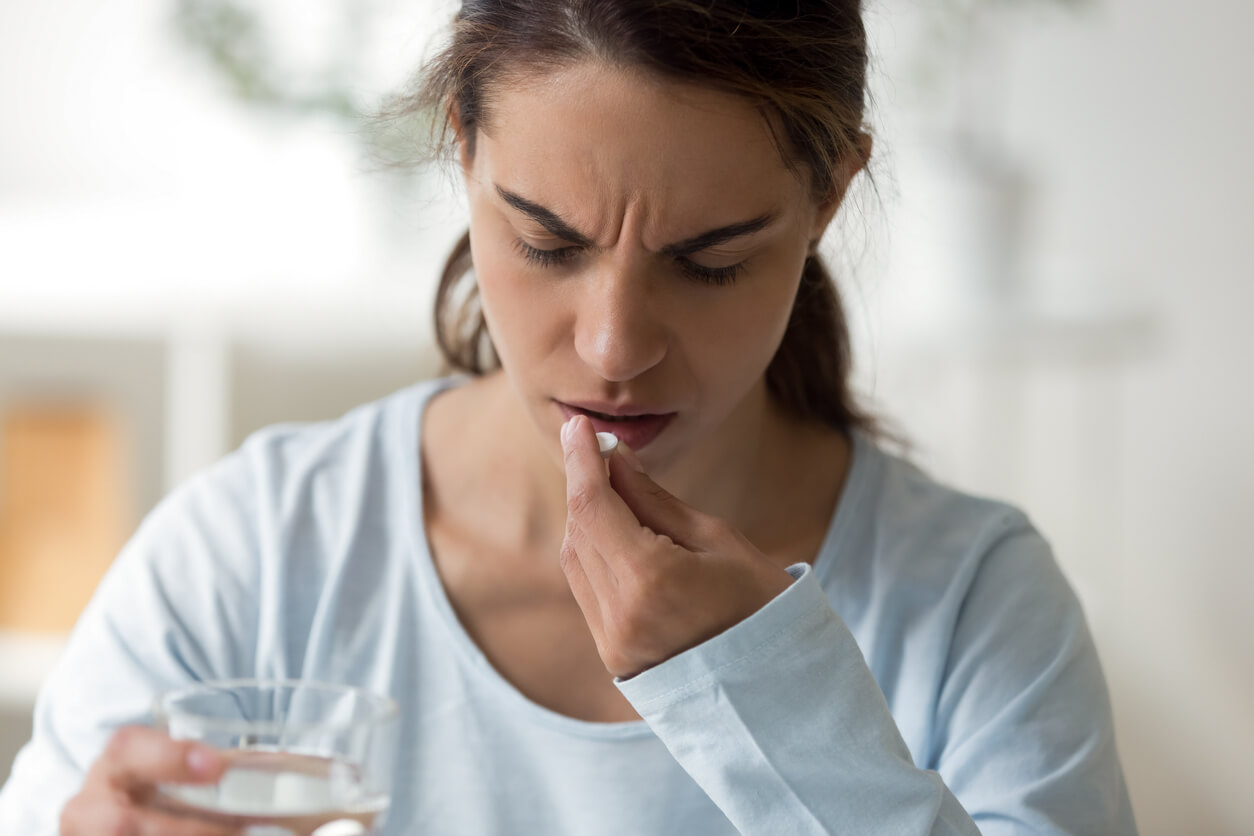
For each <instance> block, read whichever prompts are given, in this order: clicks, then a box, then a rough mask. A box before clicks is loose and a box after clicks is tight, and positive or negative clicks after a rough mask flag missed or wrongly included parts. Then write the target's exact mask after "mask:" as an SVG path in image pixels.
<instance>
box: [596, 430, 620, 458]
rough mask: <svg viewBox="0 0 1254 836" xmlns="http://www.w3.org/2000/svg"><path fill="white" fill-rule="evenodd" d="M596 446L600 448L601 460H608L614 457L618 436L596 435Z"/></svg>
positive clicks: (610, 434) (608, 434) (612, 434)
mask: <svg viewBox="0 0 1254 836" xmlns="http://www.w3.org/2000/svg"><path fill="white" fill-rule="evenodd" d="M597 446H599V447H600V448H601V458H603V459H608V458H609V457H610V456H612V455H614V448H615V447H617V446H618V436H616V435H614V433H597Z"/></svg>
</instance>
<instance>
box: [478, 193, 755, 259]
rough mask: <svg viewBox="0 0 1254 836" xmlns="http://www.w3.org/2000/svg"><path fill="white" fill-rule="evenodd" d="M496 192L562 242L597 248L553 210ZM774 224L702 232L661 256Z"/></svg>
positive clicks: (686, 251)
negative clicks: (562, 240)
mask: <svg viewBox="0 0 1254 836" xmlns="http://www.w3.org/2000/svg"><path fill="white" fill-rule="evenodd" d="M496 191H497V194H499V195H500V196H501V199H502V200H504V201H505V202H506V203H508V204H509V205H510V206H513V207H514V208H515V209H517V210H518V211H519V212H522V213H523V214H524V215H527V216H528V217H530V218H531V219H532V220H534V221H535V222H536V223H538V224H540V226H542V227H544V228H545V229H547V230H548V231H549V232H550V233H552V234H553V235H556V236H557V237H558V238H562V239H564V240H566V241H569V242H571V243H572V244H577V245H578V246H580V247H594V246H596V242H594V241H593V240H592V239H591V238H589V237H588V236H587V235H584V234H583V233H582V232H579V231H578V230H577V229H575V228H574V227H572V226H571V225H570V224H568V223H566V221H564V220H562V219H561V218H560V217H558V215H557V213H555V212H554V211H553V210H552V209H546V208H545V207H543V206H541V205H540V204H538V203H533V202H532V201H530V200H527V198H525V197H523V196H521V195H517V194H514V193H513V192H511V191H509V190H508V189H503V188H501V187H500V186H497V187H496ZM774 220H775V216H774V215H773V214H770V213H767V214H765V215H759V216H758V217H756V218H753V219H751V220H747V221H740V222H738V223H734V224H728V225H727V226H720V227H718V228H717V229H711V230H708V231H707V232H702V233H701V234H700V235H694V236H692V237H691V238H685V239H684V240H683V241H678V242H676V243H674V244H667V245H666V246H664V247H662V252H663V253H664V254H665V255H668V256H672V257H680V256H685V255H691V254H692V253H695V252H700V251H701V250H704V249H708V248H710V247H713V246H715V245H717V244H722V243H723V242H725V241H730V240H732V239H733V238H739V237H741V236H742V235H749V234H751V233H754V232H757V231H758V230H760V229H764V228H765V227H767V226H769V225H770V224H771V222H772V221H774Z"/></svg>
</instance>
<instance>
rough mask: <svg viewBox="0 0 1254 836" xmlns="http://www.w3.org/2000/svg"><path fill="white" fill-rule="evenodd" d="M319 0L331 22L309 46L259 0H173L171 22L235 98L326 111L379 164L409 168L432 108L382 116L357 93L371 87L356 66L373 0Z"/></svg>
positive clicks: (289, 110) (270, 110) (301, 113)
mask: <svg viewBox="0 0 1254 836" xmlns="http://www.w3.org/2000/svg"><path fill="white" fill-rule="evenodd" d="M320 2H322V3H323V5H322V6H321V7H319V8H318V11H320V12H322V13H323V14H324V16H325V15H326V14H330V15H331V16H332V17H331V20H332V24H333V25H330V26H326V27H324V31H322V32H321V33H318V34H319V37H318V38H317V43H315V44H314V45H313V48H310V45H309V44H303V45H302V46H301V48H293V44H292V41H293V40H294V37H295V36H294V35H293V33H292V32H290V31H286V30H285V28H284V25H283V23H282V21H279V20H276V17H278V16H281V15H279V14H278V13H279V12H281V11H282V10H283V9H282V8H280V7H276V6H275V5H273V4H269V3H267V2H264V0H253V2H247V0H174V3H173V19H172V24H173V29H174V32H175V35H176V37H177V38H178V39H179V41H181V42H182V43H183V44H185V45H186V46H187V47H189V48H190V51H191V53H192V54H193V55H194V56H196V57H197V58H198V59H199V60H201V61H203V62H204V63H205V65H206V66H207V67H209V69H210V70H211V71H212V72H213V74H214V75H215V76H216V77H217V78H218V80H219V81H220V82H221V83H223V85H224V87H225V89H226V92H227V93H228V94H229V95H230V96H232V97H233V98H235V99H236V100H238V101H240V102H242V103H244V104H245V105H246V106H249V107H252V108H255V109H256V110H258V111H259V112H265V113H267V114H270V115H280V116H290V117H306V116H326V117H331V118H333V119H335V120H337V121H340V122H342V123H344V124H345V126H346V127H347V128H348V129H349V130H350V132H351V133H352V135H353V136H354V137H356V139H357V140H358V142H359V144H360V145H361V146H362V151H363V153H364V155H365V156H366V157H367V159H370V160H371V161H373V162H374V163H376V164H377V165H378V166H379V167H380V168H383V169H386V170H388V171H390V172H392V173H396V174H402V175H407V174H412V173H414V172H415V171H416V169H417V166H416V165H415V164H416V163H417V162H419V160H420V159H421V156H422V153H421V149H422V147H423V143H424V141H425V137H426V135H427V134H428V133H429V131H430V128H431V125H432V122H433V115H432V114H428V113H409V114H405V115H402V116H398V115H396V114H388V115H387V117H386V118H383V117H382V116H381V110H380V106H379V102H376V101H364V100H363V93H362V92H361V91H362V90H364V89H369V87H370V85H369V80H368V79H366V78H365V75H366V73H365V71H364V69H363V68H364V67H366V66H367V65H368V63H369V62H368V61H367V58H368V56H367V50H368V49H371V48H372V46H373V45H372V44H370V43H369V42H368V38H367V37H366V32H367V31H368V30H369V25H370V23H371V22H372V21H371V16H372V14H374V13H375V7H376V6H378V3H372V2H369V0H320ZM306 8H309V7H306ZM297 9H298V10H299V9H300V7H297ZM287 10H288V11H289V12H290V11H291V8H290V4H289V6H288V7H287ZM298 13H299V12H298ZM306 34H307V33H306Z"/></svg>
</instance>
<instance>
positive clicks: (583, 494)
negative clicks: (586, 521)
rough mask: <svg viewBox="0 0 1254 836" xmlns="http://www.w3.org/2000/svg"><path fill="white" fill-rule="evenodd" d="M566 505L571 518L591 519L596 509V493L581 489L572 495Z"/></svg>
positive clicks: (588, 489)
mask: <svg viewBox="0 0 1254 836" xmlns="http://www.w3.org/2000/svg"><path fill="white" fill-rule="evenodd" d="M566 504H567V507H568V508H569V509H570V513H571V516H574V517H578V518H586V517H590V516H591V515H592V513H593V511H594V510H595V509H596V493H595V492H594V491H592V490H591V489H590V488H579V489H577V490H575V491H573V492H572V493H571V495H570V497H569V499H568V500H567V502H566Z"/></svg>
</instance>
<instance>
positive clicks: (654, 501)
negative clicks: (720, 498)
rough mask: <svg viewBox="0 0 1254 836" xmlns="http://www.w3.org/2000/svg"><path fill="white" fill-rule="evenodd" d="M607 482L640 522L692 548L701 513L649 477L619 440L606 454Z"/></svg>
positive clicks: (694, 545)
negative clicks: (611, 452) (608, 468)
mask: <svg viewBox="0 0 1254 836" xmlns="http://www.w3.org/2000/svg"><path fill="white" fill-rule="evenodd" d="M610 484H611V485H612V486H613V488H614V490H615V491H616V492H617V493H618V495H619V496H621V497H622V498H623V502H625V503H626V504H627V507H628V508H630V509H631V512H632V513H633V514H635V516H636V519H638V520H639V521H640V524H641V525H645V526H648V527H649V528H651V529H652V530H653V531H654V532H655V533H657V534H665V535H666V536H667V537H669V538H671V540H673V541H675V543H677V544H679V545H680V546H683V547H684V548H687V549H693V550H695V549H696V543H695V541H696V539H697V534H698V531H697V528H698V526H697V522H698V520H699V518H700V517H701V516H702V514H701V512H699V511H697V510H696V509H695V508H693V507H692V506H690V505H688V504H686V503H685V502H684V501H683V500H681V499H680V498H679V497H677V496H675V495H674V494H672V493H671V492H670V491H668V490H666V488H664V487H662V486H661V485H659V484H658V483H657V482H654V481H653V480H652V479H651V478H649V474H648V473H646V472H645V470H644V466H643V465H642V464H641V463H640V459H639V458H637V456H636V453H635V451H634V450H632V449H631V448H630V447H628V446H627V443H626V442H624V441H622V440H621V439H620V440H619V442H618V447H617V449H616V450H615V451H614V455H613V456H611V457H610Z"/></svg>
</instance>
